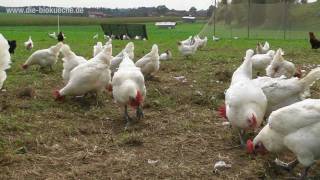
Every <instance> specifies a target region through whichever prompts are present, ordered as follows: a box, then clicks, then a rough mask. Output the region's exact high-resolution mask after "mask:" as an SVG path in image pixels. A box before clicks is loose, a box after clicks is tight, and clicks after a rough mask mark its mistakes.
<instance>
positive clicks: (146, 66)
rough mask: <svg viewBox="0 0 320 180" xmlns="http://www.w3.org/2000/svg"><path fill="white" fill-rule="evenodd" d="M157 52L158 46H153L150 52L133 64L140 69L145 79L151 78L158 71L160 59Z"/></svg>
mask: <svg viewBox="0 0 320 180" xmlns="http://www.w3.org/2000/svg"><path fill="white" fill-rule="evenodd" d="M158 51H159V50H158V45H156V44H154V45H153V46H152V49H151V52H149V53H148V54H146V55H145V56H143V57H142V58H141V59H139V60H138V61H137V62H136V63H135V65H136V66H137V67H139V68H140V70H141V72H142V74H143V75H144V76H145V77H146V78H147V77H150V76H152V75H153V74H154V73H156V72H157V71H158V70H159V67H160V60H159V59H160V57H159V53H158Z"/></svg>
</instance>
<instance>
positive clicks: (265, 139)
mask: <svg viewBox="0 0 320 180" xmlns="http://www.w3.org/2000/svg"><path fill="white" fill-rule="evenodd" d="M52 36H54V35H52ZM107 39H108V38H107ZM207 41H208V40H207V37H205V38H203V39H201V38H200V37H199V36H198V35H196V36H194V37H193V36H190V37H189V38H188V39H186V40H183V41H180V42H178V50H179V52H180V53H181V54H182V55H183V56H185V57H188V56H191V55H193V54H195V53H196V51H197V50H198V49H201V48H203V47H205V46H206V45H207ZM24 45H25V48H26V49H27V50H29V51H30V50H31V49H32V48H33V47H34V45H33V41H32V39H31V36H30V37H29V39H28V41H26V42H25V43H24ZM9 48H10V46H9V44H8V41H7V40H6V39H5V38H4V37H3V35H2V34H0V89H1V88H2V87H3V84H4V81H5V80H6V78H7V75H6V70H7V69H9V68H10V63H11V60H10V53H9ZM59 54H61V55H62V62H63V70H62V79H63V82H64V87H63V88H61V89H59V90H55V91H54V93H53V94H54V98H55V99H56V100H57V101H63V99H64V98H65V97H66V96H85V95H87V94H92V93H93V94H99V93H102V92H106V91H111V92H112V95H113V98H114V100H115V102H117V103H118V104H119V105H120V106H121V107H123V112H124V113H123V117H124V119H125V121H126V126H125V127H128V126H130V125H131V124H132V122H133V118H131V117H130V116H129V113H128V107H132V108H133V109H134V110H135V111H136V119H137V120H140V119H141V118H143V117H144V113H143V109H142V107H143V102H144V101H145V99H146V97H147V88H146V85H145V81H146V80H148V79H149V78H151V77H153V76H154V75H155V74H156V73H157V72H158V71H159V68H160V60H169V59H171V58H172V53H171V51H170V50H167V51H165V52H164V53H162V54H160V55H159V48H158V45H156V44H154V45H153V46H152V48H151V51H150V52H149V53H147V54H146V55H145V56H143V57H142V58H141V59H139V60H137V61H136V62H134V61H133V59H134V43H133V42H129V43H128V44H127V45H126V46H125V47H124V49H123V50H122V51H121V52H120V53H119V54H117V55H116V56H112V39H111V38H109V39H108V40H107V42H106V43H105V44H102V42H97V44H96V45H94V47H93V57H92V58H91V59H89V60H87V59H85V58H84V57H82V56H79V55H77V54H76V53H75V52H74V51H72V49H71V48H70V47H69V45H67V44H64V43H63V42H58V43H57V44H56V45H53V46H51V47H49V48H48V49H41V50H36V51H34V52H33V53H32V55H31V56H30V57H29V58H28V59H27V60H26V62H25V63H24V64H23V65H22V68H23V69H27V68H29V67H30V66H33V65H37V66H39V67H40V68H50V69H53V66H54V65H55V64H56V63H57V61H58V59H59ZM283 56H284V51H283V50H282V49H281V48H279V49H278V50H276V51H275V50H271V49H270V44H269V43H268V42H265V44H264V45H263V46H262V45H261V44H260V43H258V44H257V47H256V51H254V50H252V49H248V50H247V51H246V52H245V57H244V60H243V62H242V64H241V65H240V66H239V67H238V68H237V69H236V70H235V71H234V73H233V75H232V78H231V83H230V86H229V88H228V89H227V90H226V92H225V103H224V105H223V106H222V107H221V108H220V109H219V112H218V113H219V114H220V116H221V117H224V118H226V119H227V120H228V121H229V122H230V124H231V126H232V127H233V128H235V129H237V130H238V131H239V137H240V144H241V146H242V147H246V148H247V151H248V153H254V154H256V153H262V154H264V153H266V152H267V151H269V152H275V153H279V152H281V151H284V150H289V151H291V152H293V153H294V154H295V155H296V157H297V160H294V161H292V162H291V163H289V164H285V163H279V166H281V167H283V168H285V169H287V170H291V169H292V168H293V167H294V166H296V165H297V164H298V163H300V164H302V165H303V166H304V167H305V169H304V171H303V172H302V175H301V176H302V178H305V177H307V173H308V171H309V169H310V167H311V166H312V165H313V164H314V163H315V162H316V160H318V159H319V158H320V151H319V150H318V149H319V148H320V140H319V139H320V138H319V136H320V131H319V128H320V100H317V99H308V97H310V87H311V86H312V85H313V84H314V82H315V81H317V80H318V79H320V68H315V69H313V70H311V71H310V72H309V73H308V74H307V75H305V76H304V77H302V74H301V71H297V68H296V67H295V65H294V64H293V63H292V62H290V61H288V60H285V59H284V57H283ZM254 72H258V75H259V76H258V77H256V78H254V77H255V75H254ZM261 73H262V74H265V76H260V74H261ZM265 120H267V122H265ZM262 125H264V127H263V128H261V126H262ZM259 129H261V130H260V132H259V133H258V134H257V135H256V137H255V138H253V140H251V139H247V140H245V139H244V134H245V133H247V132H248V131H250V130H254V131H255V132H256V131H259ZM245 142H246V143H245Z"/></svg>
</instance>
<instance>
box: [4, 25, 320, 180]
mask: <svg viewBox="0 0 320 180" xmlns="http://www.w3.org/2000/svg"><path fill="white" fill-rule="evenodd" d="M203 25H204V24H201V23H198V24H179V25H178V26H177V28H176V29H173V30H166V29H157V28H155V27H154V26H153V25H152V24H148V25H147V29H148V33H149V37H150V40H148V41H134V43H135V47H136V48H135V60H137V59H139V58H140V57H142V56H143V55H144V54H146V53H147V52H148V51H149V50H150V49H151V46H152V44H153V43H157V44H158V45H159V48H160V52H163V51H165V50H166V49H170V50H172V52H173V57H174V58H173V59H172V60H171V61H165V62H161V68H160V71H159V72H158V73H157V78H156V79H157V81H147V82H146V86H147V91H148V93H147V98H146V102H145V104H144V111H145V118H144V119H142V120H141V121H140V122H138V123H137V124H136V125H134V126H133V127H132V128H130V129H129V130H128V131H125V130H124V122H123V119H122V114H121V113H122V109H121V108H120V107H119V106H118V105H116V104H114V103H113V100H112V98H111V96H110V94H104V95H102V96H101V97H100V98H99V101H100V103H99V104H98V105H97V104H96V101H95V99H91V98H84V99H79V98H67V99H66V100H65V101H64V102H63V103H59V102H55V101H54V100H53V97H52V91H53V90H54V89H57V88H60V87H62V86H63V83H62V78H61V71H62V63H61V61H60V60H59V62H58V64H57V65H56V66H55V68H54V71H53V72H50V71H37V70H36V69H34V68H31V69H29V70H27V71H23V70H22V69H21V67H20V65H21V64H23V62H24V61H25V60H26V59H27V57H28V56H29V55H30V54H31V52H28V51H26V50H25V49H24V48H23V42H24V41H26V40H27V38H28V36H29V35H31V36H32V38H33V41H34V43H35V44H34V45H35V47H34V50H33V51H35V50H37V49H42V48H47V47H49V46H51V45H53V44H55V43H56V41H55V40H52V39H49V38H48V36H47V33H48V32H53V31H55V30H56V27H54V26H3V27H1V33H2V34H4V36H5V37H7V38H8V39H16V40H17V42H18V48H17V50H16V53H15V54H14V55H12V60H13V64H12V68H11V69H10V70H9V71H8V79H7V81H6V82H5V88H6V89H7V91H6V92H0V97H1V99H0V179H46V178H52V179H79V178H80V179H107V178H113V179H128V178H132V179H258V178H265V179H275V178H276V179H280V178H286V177H289V176H290V175H289V174H287V173H285V172H282V171H278V170H277V169H276V168H275V167H274V166H273V165H272V163H271V162H272V160H273V158H274V157H275V156H274V155H271V154H270V155H268V156H255V157H253V156H249V155H248V154H246V152H245V151H244V150H242V149H239V148H232V147H234V146H237V145H238V143H239V142H238V140H237V134H236V133H235V132H234V131H233V130H232V129H230V128H229V127H226V126H222V125H221V123H222V120H221V119H220V118H218V116H217V114H216V112H215V109H216V107H218V106H219V105H220V104H221V103H222V102H223V99H224V95H223V92H224V90H225V89H226V88H227V87H228V86H229V81H230V75H231V73H232V72H233V71H234V70H235V69H236V67H237V66H238V65H239V64H240V63H241V62H242V57H243V56H244V52H245V50H246V49H248V48H254V47H255V45H256V43H257V40H247V39H239V40H231V39H222V40H221V41H218V42H213V41H209V43H208V46H207V47H206V48H204V49H203V50H201V51H199V52H198V53H197V54H196V55H194V56H193V57H191V58H189V59H185V58H184V57H182V56H181V55H180V54H179V53H178V51H177V47H176V42H177V41H178V40H181V39H185V38H187V37H188V36H189V35H191V34H195V33H197V32H199V31H200V30H201V29H202V27H203ZM61 28H62V30H63V31H64V32H65V34H66V36H67V39H66V43H67V44H69V45H70V46H71V48H72V49H73V50H74V51H75V52H76V53H77V54H79V55H82V56H84V57H86V58H90V57H91V56H92V51H93V50H92V47H93V44H94V43H96V42H95V41H94V40H93V39H92V36H93V35H94V34H95V33H97V32H99V35H100V36H99V38H100V40H101V41H102V40H103V39H102V33H101V29H100V27H99V26H62V27H61ZM265 40H268V41H269V42H270V44H271V47H272V48H273V49H276V48H278V47H282V48H283V49H284V50H285V52H286V54H287V55H286V56H287V58H289V59H292V60H293V62H295V63H296V64H299V65H304V67H303V68H304V69H307V70H309V69H310V66H311V65H313V64H318V63H319V59H318V57H319V51H317V50H311V49H310V47H309V44H308V42H307V41H305V40H276V39H265ZM127 42H128V41H116V40H115V41H114V42H113V48H114V49H113V52H114V54H117V53H118V52H120V50H121V49H122V48H123V47H124V46H125V44H126V43H127ZM176 76H185V77H186V79H187V82H185V83H183V82H180V81H177V80H176V79H174V77H176ZM27 87H30V88H32V90H33V91H34V96H32V97H19V94H20V93H21V91H23V90H24V89H25V88H27ZM319 89H320V87H319V83H316V84H315V85H314V86H313V88H312V97H313V98H319V95H320V93H319ZM199 92H200V93H199ZM132 113H133V112H132ZM281 158H282V159H283V160H290V159H292V158H293V156H292V155H291V154H288V155H285V156H281ZM148 160H152V161H155V162H156V163H149V162H148ZM219 160H224V161H226V162H227V163H231V164H232V168H230V169H226V170H222V171H219V172H218V173H213V164H214V163H215V162H216V161H219ZM152 161H150V162H152ZM317 167H318V165H316V166H314V167H313V168H312V170H311V176H315V175H319V174H320V171H319V169H317ZM299 170H301V168H298V169H297V170H296V171H294V172H295V173H297V172H298V171H299Z"/></svg>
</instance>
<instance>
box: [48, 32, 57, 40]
mask: <svg viewBox="0 0 320 180" xmlns="http://www.w3.org/2000/svg"><path fill="white" fill-rule="evenodd" d="M48 36H49V37H50V38H52V39H57V38H58V37H57V34H56V32H53V33H48Z"/></svg>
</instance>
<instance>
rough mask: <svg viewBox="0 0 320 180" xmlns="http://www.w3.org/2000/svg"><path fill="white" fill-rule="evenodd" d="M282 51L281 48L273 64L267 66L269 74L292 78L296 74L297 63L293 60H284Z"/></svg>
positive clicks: (273, 76)
mask: <svg viewBox="0 0 320 180" xmlns="http://www.w3.org/2000/svg"><path fill="white" fill-rule="evenodd" d="M282 53H283V51H282V49H281V48H280V49H278V50H277V52H276V54H275V56H274V57H273V60H272V61H271V64H270V65H269V66H268V67H267V68H266V73H267V76H269V77H272V78H276V77H281V76H285V77H287V78H291V77H292V76H293V75H294V74H295V72H296V68H295V65H294V64H293V63H292V62H289V61H286V60H284V58H283V57H282Z"/></svg>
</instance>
